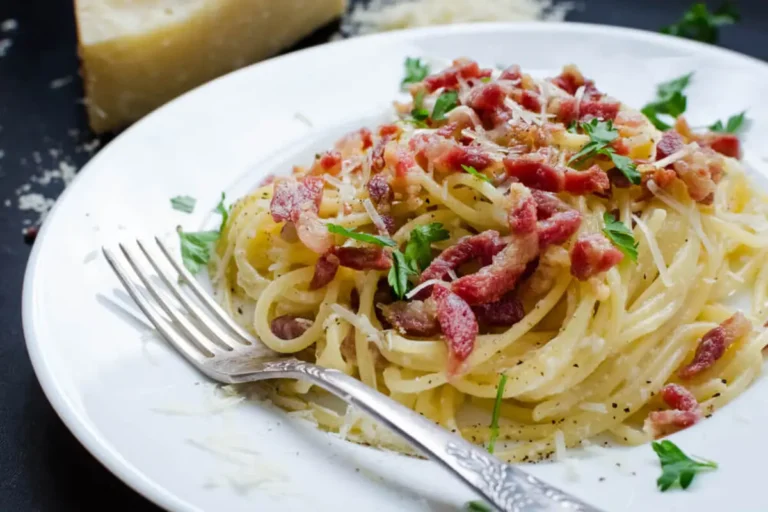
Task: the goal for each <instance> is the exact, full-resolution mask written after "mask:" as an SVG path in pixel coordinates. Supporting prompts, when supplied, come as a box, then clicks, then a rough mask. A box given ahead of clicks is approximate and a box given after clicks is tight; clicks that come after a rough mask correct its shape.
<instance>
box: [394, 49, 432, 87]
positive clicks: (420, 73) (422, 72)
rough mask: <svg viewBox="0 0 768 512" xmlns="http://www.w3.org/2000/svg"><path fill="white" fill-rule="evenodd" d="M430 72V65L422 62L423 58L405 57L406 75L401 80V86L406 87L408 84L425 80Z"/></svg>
mask: <svg viewBox="0 0 768 512" xmlns="http://www.w3.org/2000/svg"><path fill="white" fill-rule="evenodd" d="M428 74H429V65H428V64H424V63H423V62H421V59H418V58H417V59H414V58H413V57H407V58H406V59H405V76H404V77H403V81H402V82H400V87H402V88H403V89H405V86H406V85H408V84H415V83H418V82H421V81H422V80H424V79H425V78H426V77H427V75H428Z"/></svg>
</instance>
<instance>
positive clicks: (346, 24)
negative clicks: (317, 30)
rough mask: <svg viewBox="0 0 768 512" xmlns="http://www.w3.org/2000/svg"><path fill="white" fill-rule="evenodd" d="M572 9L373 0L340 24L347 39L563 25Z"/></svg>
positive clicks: (482, 0)
mask: <svg viewBox="0 0 768 512" xmlns="http://www.w3.org/2000/svg"><path fill="white" fill-rule="evenodd" d="M573 8H574V4H573V3H571V2H563V3H558V4H556V5H555V4H554V2H552V0H372V1H371V2H370V3H368V4H367V5H364V4H358V5H356V6H355V8H354V9H353V10H352V11H351V12H350V13H349V14H348V15H347V16H345V18H344V20H343V21H342V26H341V33H342V34H344V35H346V36H354V35H360V34H370V33H373V32H385V31H388V30H397V29H402V28H410V27H426V26H429V25H447V24H451V23H471V22H482V21H536V20H540V21H562V20H563V19H564V18H565V15H566V14H567V13H568V12H569V11H570V10H572V9H573Z"/></svg>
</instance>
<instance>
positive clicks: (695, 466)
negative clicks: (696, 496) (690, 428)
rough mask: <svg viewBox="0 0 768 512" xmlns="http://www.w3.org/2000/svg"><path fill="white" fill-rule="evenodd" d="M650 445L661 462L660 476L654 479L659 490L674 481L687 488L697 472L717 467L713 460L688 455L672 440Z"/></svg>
mask: <svg viewBox="0 0 768 512" xmlns="http://www.w3.org/2000/svg"><path fill="white" fill-rule="evenodd" d="M651 446H652V447H653V451H655V452H656V455H658V456H659V462H661V476H660V477H659V478H658V480H656V485H658V486H659V490H660V491H666V490H667V489H669V488H670V487H672V486H673V485H675V484H676V483H679V484H680V487H682V488H683V489H687V488H688V486H689V485H691V482H692V481H693V477H694V476H696V474H697V473H701V472H703V471H711V470H713V469H717V463H715V462H712V461H708V460H694V459H692V458H690V457H688V456H687V455H686V454H685V453H683V451H682V450H681V449H680V448H678V447H677V445H675V443H673V442H672V441H666V440H664V441H661V442H655V441H654V442H653V443H652V444H651Z"/></svg>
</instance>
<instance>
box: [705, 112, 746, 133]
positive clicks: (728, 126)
mask: <svg viewBox="0 0 768 512" xmlns="http://www.w3.org/2000/svg"><path fill="white" fill-rule="evenodd" d="M746 113H747V112H746V111H744V112H741V113H739V114H735V115H732V116H731V117H729V118H728V121H726V123H725V124H723V122H722V121H719V120H718V121H717V122H716V123H715V124H713V125H711V126H710V127H709V129H710V131H713V132H721V133H736V132H738V131H739V130H740V129H741V127H742V125H743V124H744V121H745V120H746V117H745V115H746Z"/></svg>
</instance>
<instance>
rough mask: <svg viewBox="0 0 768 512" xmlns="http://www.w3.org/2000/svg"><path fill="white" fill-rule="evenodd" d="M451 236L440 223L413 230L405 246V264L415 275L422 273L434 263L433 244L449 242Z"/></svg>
mask: <svg viewBox="0 0 768 512" xmlns="http://www.w3.org/2000/svg"><path fill="white" fill-rule="evenodd" d="M448 238H450V234H449V233H448V231H447V230H446V229H444V228H443V225H442V224H440V223H439V222H432V223H431V224H424V225H421V226H417V227H415V228H413V230H412V231H411V234H410V238H409V239H408V243H407V244H406V245H405V251H404V256H405V262H406V264H407V265H408V267H409V268H410V269H411V270H413V271H414V273H418V272H422V271H423V270H424V269H426V268H427V267H428V266H429V264H430V263H432V245H431V244H432V243H433V242H440V241H442V240H448Z"/></svg>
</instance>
